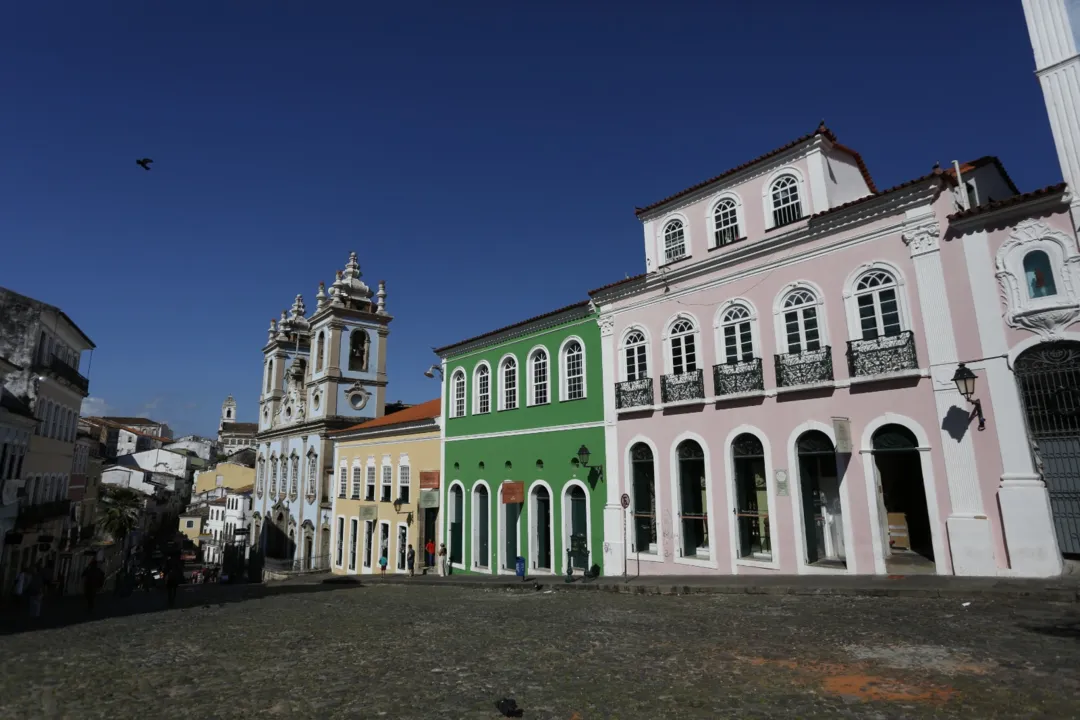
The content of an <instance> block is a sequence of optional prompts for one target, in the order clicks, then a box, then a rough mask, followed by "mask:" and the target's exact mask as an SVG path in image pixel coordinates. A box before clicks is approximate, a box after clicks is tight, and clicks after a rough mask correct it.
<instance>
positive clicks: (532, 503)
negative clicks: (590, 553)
mask: <svg viewBox="0 0 1080 720" xmlns="http://www.w3.org/2000/svg"><path fill="white" fill-rule="evenodd" d="M541 487H542V488H544V489H545V490H547V494H548V504H549V509H550V512H551V518H550V522H548V542H549V543H550V544H551V568H550V569H547V568H541V567H540V566H539V563H540V548H539V547H538V546H537V542H536V541H537V537H536V534H537V520H539V511H538V510H537V502H536V489H537V488H541ZM556 497H557V495H556V494H555V492H554V491H553V490H552V489H551V485H549V484H548V483H547V481H545V480H534V481H532V483H530V484H529V487H528V488H527V489H526V494H525V502H526V503H527V504H526V506H525V512H524V513H522V514H523V515H525V516H526V519H527V520H528V525H529V537H528V547H529V554H528V555H526V556H525V557H526V558H527V561H528V563H529V564H528V566H527V567H526V568H525V570H526V573H529V572H531V573H535V574H537V575H554V574H556V573H557V572H558V567H559V558H558V557H556V556H557V555H558V554H559V550H558V546H556V545H555V527H556V525H557V523H556V522H555V512H556V510H555V503H556V502H557V500H556ZM519 522H520V518H519ZM565 551H566V550H565V548H563V552H565ZM519 552H520V549H519Z"/></svg>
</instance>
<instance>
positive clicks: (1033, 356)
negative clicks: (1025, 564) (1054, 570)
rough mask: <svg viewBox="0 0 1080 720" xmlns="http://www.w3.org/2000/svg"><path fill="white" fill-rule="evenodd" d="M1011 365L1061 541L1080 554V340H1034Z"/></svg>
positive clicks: (1065, 551)
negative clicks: (1040, 343) (1079, 499)
mask: <svg viewBox="0 0 1080 720" xmlns="http://www.w3.org/2000/svg"><path fill="white" fill-rule="evenodd" d="M1013 369H1014V372H1015V373H1016V382H1017V383H1018V384H1019V386H1020V396H1021V397H1022V398H1023V401H1024V415H1025V418H1026V420H1027V432H1028V441H1029V442H1030V444H1031V450H1032V454H1033V455H1034V459H1035V467H1036V470H1037V471H1038V472H1039V473H1040V474H1041V475H1042V479H1043V482H1044V483H1046V492H1047V494H1048V495H1049V496H1050V513H1051V515H1052V516H1053V518H1054V531H1055V533H1056V535H1057V541H1058V547H1059V548H1060V550H1061V552H1062V553H1063V554H1065V555H1077V554H1080V501H1077V499H1076V498H1078V497H1080V343H1078V342H1069V341H1061V342H1052V343H1043V344H1042V345H1036V346H1035V347H1033V348H1030V349H1028V350H1026V351H1024V352H1023V353H1022V354H1021V355H1020V357H1018V358H1017V359H1016V363H1015V366H1014V368H1013Z"/></svg>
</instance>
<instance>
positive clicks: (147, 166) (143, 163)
mask: <svg viewBox="0 0 1080 720" xmlns="http://www.w3.org/2000/svg"><path fill="white" fill-rule="evenodd" d="M152 162H154V161H153V160H151V159H150V158H143V159H142V160H136V161H135V164H136V165H140V166H142V169H143V170H149V169H150V163H152Z"/></svg>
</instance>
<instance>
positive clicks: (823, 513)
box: [795, 430, 846, 567]
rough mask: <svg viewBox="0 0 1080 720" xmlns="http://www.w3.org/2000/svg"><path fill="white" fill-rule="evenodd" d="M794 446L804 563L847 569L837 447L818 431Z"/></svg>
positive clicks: (809, 433) (804, 436)
mask: <svg viewBox="0 0 1080 720" xmlns="http://www.w3.org/2000/svg"><path fill="white" fill-rule="evenodd" d="M795 447H796V449H797V450H798V454H799V489H800V491H801V494H802V510H803V533H804V537H805V538H806V562H807V563H809V564H811V565H812V564H814V563H821V564H822V565H829V564H834V565H838V566H840V567H846V552H845V548H844V517H843V510H842V507H843V506H842V504H841V502H840V479H839V477H837V474H836V448H835V447H834V446H833V444H832V440H830V439H829V436H828V435H826V434H825V433H823V432H821V431H820V430H811V431H809V432H805V433H803V434H802V435H800V436H799V439H798V440H797V441H796V443H795Z"/></svg>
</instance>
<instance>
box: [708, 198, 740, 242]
mask: <svg viewBox="0 0 1080 720" xmlns="http://www.w3.org/2000/svg"><path fill="white" fill-rule="evenodd" d="M713 227H714V228H715V229H714V230H713V237H714V238H715V240H716V244H717V245H718V246H720V245H730V244H731V243H733V242H735V241H736V240H738V239H739V237H740V235H739V207H738V205H736V204H735V201H734V200H732V199H730V198H725V199H723V200H721V201H720V202H718V203H716V207H715V208H713Z"/></svg>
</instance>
